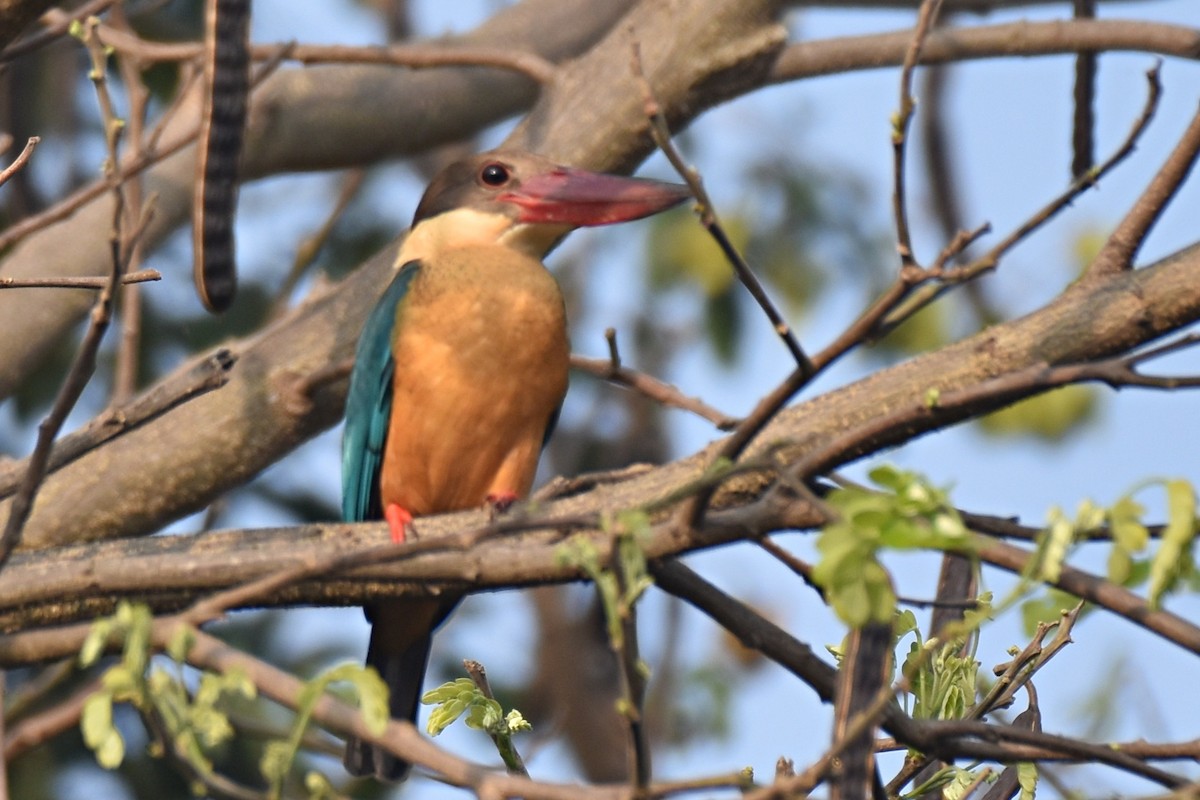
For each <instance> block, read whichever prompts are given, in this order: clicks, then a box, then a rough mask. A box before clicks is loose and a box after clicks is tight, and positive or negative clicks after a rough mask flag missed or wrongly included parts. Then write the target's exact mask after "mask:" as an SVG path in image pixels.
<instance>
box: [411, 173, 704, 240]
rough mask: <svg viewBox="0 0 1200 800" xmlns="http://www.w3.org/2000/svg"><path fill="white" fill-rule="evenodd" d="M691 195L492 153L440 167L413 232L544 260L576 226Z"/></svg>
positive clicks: (650, 210)
mask: <svg viewBox="0 0 1200 800" xmlns="http://www.w3.org/2000/svg"><path fill="white" fill-rule="evenodd" d="M689 196H690V195H689V192H688V189H687V187H685V186H680V185H677V184H673V183H663V182H662V181H653V180H646V179H643V178H627V177H623V176H618V175H606V174H604V173H599V172H589V171H587V170H582V169H575V168H573V167H564V166H561V165H558V164H555V163H554V162H552V161H549V160H548V159H545V158H542V157H541V156H535V155H533V154H531V153H522V152H518V151H511V150H492V151H489V152H486V153H480V154H478V155H474V156H469V157H467V158H464V159H461V160H459V161H455V162H454V163H452V164H450V165H449V166H447V167H446V168H445V169H443V170H442V171H441V172H440V173H439V174H438V175H437V177H435V178H434V179H433V181H432V182H431V183H430V184H429V188H428V189H426V190H425V195H424V196H423V197H422V198H421V202H420V204H419V205H418V206H417V211H416V214H415V215H414V216H413V228H412V229H413V235H414V236H416V235H418V231H419V230H421V231H423V232H422V234H420V235H421V236H429V237H431V241H432V242H433V243H434V246H446V245H447V244H449V243H451V242H453V243H458V242H462V243H468V242H471V243H476V244H482V243H497V244H502V245H506V246H509V247H516V248H518V249H520V250H522V251H525V252H527V253H529V254H531V255H534V256H535V257H538V258H541V257H542V256H543V255H545V253H546V252H547V251H549V250H550V249H551V248H552V247H553V246H554V244H555V243H556V242H557V241H558V240H559V239H561V238H562V237H563V236H564V235H566V234H567V233H568V232H570V231H571V230H573V229H574V228H577V227H581V226H587V225H608V224H611V223H615V222H625V221H627V220H634V219H640V218H641V217H645V216H649V215H650V214H655V213H657V212H659V211H663V210H665V209H667V208H670V207H671V206H674V205H678V204H679V203H681V202H683V201H684V200H686V199H687V198H688V197H689Z"/></svg>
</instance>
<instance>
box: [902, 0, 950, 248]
mask: <svg viewBox="0 0 1200 800" xmlns="http://www.w3.org/2000/svg"><path fill="white" fill-rule="evenodd" d="M941 7H942V0H923V2H922V3H921V8H920V11H919V12H918V14H917V27H916V29H915V30H914V31H913V35H912V39H911V40H910V42H909V45H908V50H907V51H906V52H905V54H904V64H903V65H902V67H901V69H900V108H899V110H897V111H896V114H895V116H894V117H893V120H892V178H893V183H892V216H893V218H894V222H895V225H896V252H897V253H898V254H899V255H900V267H901V269H904V268H906V267H912V266H916V265H917V259H916V256H915V255H914V253H913V246H912V234H911V232H910V231H909V226H908V193H907V191H906V190H905V176H906V169H905V161H906V159H905V150H906V149H907V144H908V129H909V127H910V125H911V124H912V118H913V113H914V112H915V111H916V107H917V104H916V102H915V101H914V100H913V96H912V81H913V72H914V71H915V70H916V66H917V61H918V60H919V59H920V58H921V48H922V47H923V46H924V44H925V39H926V37H928V36H929V32H930V30H932V29H933V24H934V22H936V21H937V16H938V12H939V11H940V10H941Z"/></svg>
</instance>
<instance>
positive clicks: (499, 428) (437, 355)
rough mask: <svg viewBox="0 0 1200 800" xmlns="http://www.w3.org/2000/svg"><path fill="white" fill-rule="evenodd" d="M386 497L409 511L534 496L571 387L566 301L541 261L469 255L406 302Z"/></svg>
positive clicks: (449, 260) (442, 268) (455, 255)
mask: <svg viewBox="0 0 1200 800" xmlns="http://www.w3.org/2000/svg"><path fill="white" fill-rule="evenodd" d="M399 315H400V316H399V318H398V321H397V330H398V332H399V333H398V336H397V338H396V340H395V342H394V344H393V356H394V358H395V360H396V373H395V379H394V385H393V400H392V416H391V424H390V427H389V429H388V440H387V448H386V451H385V453H384V461H383V471H382V480H381V487H380V488H381V493H382V499H383V502H384V504H385V506H386V505H388V504H391V503H395V504H398V505H400V506H402V507H403V508H405V509H407V510H409V511H410V512H412V513H413V514H414V515H421V514H430V513H437V512H443V511H455V510H460V509H465V508H473V507H478V506H480V505H482V504H483V503H484V502H485V501H486V499H487V497H488V495H497V494H503V493H508V492H511V493H514V494H516V495H518V496H524V495H526V494H528V492H529V489H530V487H531V485H532V484H533V479H534V473H535V472H536V470H537V462H538V456H539V454H540V452H541V446H542V439H543V436H544V435H545V431H546V426H547V425H548V424H549V421H550V419H551V417H552V415H553V414H554V413H555V411H556V410H557V409H558V406H559V405H560V404H561V402H562V399H563V396H564V395H565V393H566V388H567V367H568V358H569V348H568V345H567V336H566V322H565V317H564V313H563V304H562V298H561V295H560V294H559V291H558V287H557V285H556V284H555V283H554V280H553V278H552V277H550V275H549V274H548V273H547V272H546V271H545V268H544V267H542V265H541V264H540V263H539V262H538V261H536V260H535V259H532V258H529V257H527V256H523V255H521V254H517V253H512V252H511V251H508V250H507V249H506V248H499V247H479V248H463V249H462V250H459V251H453V252H452V253H449V254H441V256H440V257H439V259H438V262H437V263H436V264H424V263H423V264H422V270H421V273H420V275H419V276H418V279H417V280H414V283H413V286H412V289H411V290H410V296H409V297H408V298H407V299H406V300H405V302H404V303H403V304H402V308H401V309H400V311H399Z"/></svg>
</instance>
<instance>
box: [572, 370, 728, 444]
mask: <svg viewBox="0 0 1200 800" xmlns="http://www.w3.org/2000/svg"><path fill="white" fill-rule="evenodd" d="M571 368H572V369H577V370H580V371H582V372H587V373H588V374H590V375H595V376H596V377H597V378H600V379H602V380H606V381H609V382H611V383H615V384H617V385H618V386H624V387H625V388H627V389H632V390H633V391H635V392H638V393H640V394H642V395H645V396H646V397H648V398H650V399H651V400H654V401H655V402H658V403H662V404H663V405H664V406H670V407H672V408H678V409H681V410H683V411H690V412H692V413H693V414H695V415H696V416H698V417H701V418H703V419H706V420H708V421H709V422H711V423H712V424H713V425H715V426H716V427H717V429H718V430H722V431H729V430H733V429H734V428H735V427H737V424H738V419H737V417H731V416H730V415H728V414H726V413H725V412H723V411H720V410H718V409H716V408H713V407H712V406H710V405H708V404H707V403H705V402H704V401H703V400H701V399H700V398H698V397H688V396H687V395H685V394H684V393H683V392H681V391H679V389H678V388H676V387H675V386H672V385H671V384H669V383H664V382H662V381H660V380H659V379H658V378H655V377H653V376H651V375H647V374H646V373H644V372H638V371H637V370H635V369H630V368H629V367H623V366H620V364H619V362H617V363H616V364H614V363H613V361H612V360H611V359H603V358H587V357H586V356H580V355H574V354H572V356H571Z"/></svg>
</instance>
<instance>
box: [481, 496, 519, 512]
mask: <svg viewBox="0 0 1200 800" xmlns="http://www.w3.org/2000/svg"><path fill="white" fill-rule="evenodd" d="M515 502H517V493H516V492H496V493H494V494H489V495H488V496H487V504H488V505H489V506H491V507H492V513H494V514H498V513H500V512H502V511H508V509H509V508H510V507H512V504H513V503H515Z"/></svg>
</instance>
